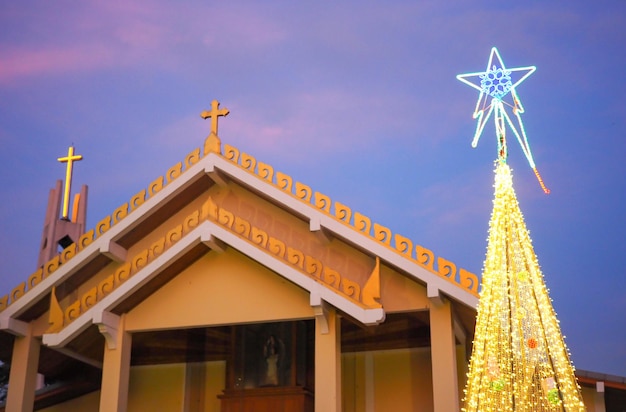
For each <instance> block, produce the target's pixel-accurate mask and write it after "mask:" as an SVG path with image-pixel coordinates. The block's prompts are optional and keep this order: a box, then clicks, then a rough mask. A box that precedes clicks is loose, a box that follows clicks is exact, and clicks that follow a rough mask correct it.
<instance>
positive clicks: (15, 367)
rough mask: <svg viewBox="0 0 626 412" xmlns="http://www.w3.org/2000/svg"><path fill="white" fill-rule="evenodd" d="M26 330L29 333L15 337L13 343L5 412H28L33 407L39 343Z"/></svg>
mask: <svg viewBox="0 0 626 412" xmlns="http://www.w3.org/2000/svg"><path fill="white" fill-rule="evenodd" d="M28 329H29V331H28V333H27V334H26V335H25V336H16V337H15V341H14V343H13V356H12V357H11V374H10V375H9V393H8V394H7V403H6V410H7V411H12V412H29V411H32V410H33V408H34V406H35V389H36V387H37V367H38V366H39V350H40V348H41V342H40V341H39V339H37V338H35V337H33V336H32V332H31V329H32V328H31V327H30V326H29V328H28Z"/></svg>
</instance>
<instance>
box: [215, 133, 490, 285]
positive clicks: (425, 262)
mask: <svg viewBox="0 0 626 412" xmlns="http://www.w3.org/2000/svg"><path fill="white" fill-rule="evenodd" d="M209 138H210V136H209ZM207 140H208V139H207ZM217 147H219V141H218V142H217ZM219 154H220V155H221V156H222V157H223V158H225V159H226V160H229V161H230V162H231V163H233V164H234V165H236V166H238V167H239V168H241V169H243V170H245V171H247V172H248V173H251V174H252V175H254V176H256V177H257V178H260V179H261V180H264V181H266V182H268V183H270V184H272V185H273V186H275V187H277V188H278V189H280V190H282V191H283V192H285V193H287V194H288V195H290V196H292V197H294V198H295V199H297V200H299V201H301V202H303V203H305V204H307V205H310V206H314V207H315V208H316V209H317V210H319V211H321V212H323V213H324V214H325V215H327V216H329V217H331V218H333V219H334V220H336V221H338V222H340V223H342V224H344V225H345V226H347V227H349V228H351V229H352V230H355V231H356V232H358V233H360V234H364V235H366V236H368V237H369V238H371V239H373V240H374V241H376V242H377V243H379V244H380V245H382V246H384V247H386V248H388V249H389V250H391V251H393V252H395V253H396V254H398V255H400V256H401V257H403V258H405V259H408V260H410V261H412V262H414V263H417V264H418V265H419V266H421V267H422V268H424V269H426V270H428V271H429V272H431V273H433V274H435V275H438V276H440V277H442V278H444V279H446V280H447V281H449V282H451V283H453V284H455V285H456V286H458V287H459V288H461V289H463V290H465V291H467V292H469V293H470V294H472V295H473V296H476V297H478V287H479V283H480V282H479V281H478V276H476V275H475V274H474V273H472V272H469V271H467V270H466V269H463V268H459V270H458V273H457V265H456V264H454V263H453V262H452V261H450V260H447V259H445V258H443V257H441V256H437V259H436V261H437V264H436V267H435V254H434V253H433V252H432V250H430V249H427V248H425V247H423V246H421V245H418V244H415V247H413V244H414V243H413V242H412V241H411V239H409V238H407V237H405V236H402V235H400V234H397V233H395V234H393V233H392V232H391V230H390V229H389V228H387V227H385V226H383V225H380V224H378V223H376V222H374V223H373V224H372V221H371V219H370V218H369V217H367V216H365V215H363V214H361V213H359V212H356V211H355V212H354V213H352V209H351V208H350V207H348V206H346V205H344V204H342V203H340V202H337V201H332V200H331V199H330V197H329V196H327V195H324V194H322V193H320V192H317V191H315V192H314V191H313V189H311V187H310V186H308V185H305V184H304V183H301V182H298V181H296V182H295V184H294V182H293V178H292V177H291V176H289V175H287V174H285V173H282V172H279V171H276V172H274V168H273V167H272V166H271V165H269V164H267V163H264V162H260V161H257V159H256V158H254V157H253V156H251V155H249V154H247V153H245V152H240V151H239V149H237V148H236V147H234V146H231V145H229V144H224V153H221V150H220V152H219ZM294 190H295V192H294ZM331 206H334V214H333V213H331ZM392 239H393V242H392ZM414 252H415V254H414Z"/></svg>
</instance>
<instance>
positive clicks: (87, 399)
mask: <svg viewBox="0 0 626 412" xmlns="http://www.w3.org/2000/svg"><path fill="white" fill-rule="evenodd" d="M99 401H100V391H95V392H91V393H88V394H87V395H83V396H81V397H80V398H76V399H72V400H70V401H67V402H63V403H59V404H57V405H54V406H51V407H49V408H45V409H41V411H40V412H68V411H72V412H88V411H97V410H98V403H99Z"/></svg>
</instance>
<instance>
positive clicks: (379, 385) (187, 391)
mask: <svg viewBox="0 0 626 412" xmlns="http://www.w3.org/2000/svg"><path fill="white" fill-rule="evenodd" d="M226 114H228V111H227V110H226V109H223V108H222V109H220V108H219V103H218V102H217V101H214V102H213V104H212V108H211V110H210V111H207V112H204V113H203V117H205V118H210V119H211V133H210V135H209V136H208V137H207V138H206V139H205V140H204V141H203V142H202V144H201V145H200V147H197V148H191V151H190V152H189V154H188V155H187V156H186V157H185V158H184V159H179V160H180V161H178V162H177V163H175V164H174V165H173V166H171V167H169V169H168V168H167V165H166V167H165V168H164V170H166V172H165V173H164V174H163V175H162V176H158V177H156V179H155V180H153V181H152V182H150V183H149V184H147V186H146V187H145V188H143V189H141V190H140V191H139V192H137V193H136V194H135V195H133V196H132V197H130V198H129V200H128V202H127V203H124V204H123V205H120V206H119V207H118V208H117V209H115V210H113V211H112V213H111V214H110V215H108V216H104V217H103V218H102V219H100V220H99V221H98V223H97V224H96V225H95V227H93V228H87V227H86V224H85V223H86V222H85V217H86V208H87V188H86V187H83V188H82V189H81V191H80V194H78V195H77V196H76V197H75V199H74V202H73V210H72V211H70V210H69V209H70V208H69V205H70V202H69V192H70V184H69V183H70V182H71V167H72V162H74V161H78V160H80V156H79V155H76V154H74V152H73V148H70V151H69V152H68V155H67V157H64V158H60V159H59V160H60V161H63V162H65V163H67V168H68V169H67V170H68V172H67V177H66V181H65V186H64V187H63V185H62V182H60V181H59V182H58V183H57V186H56V188H55V189H53V190H52V191H51V194H50V201H49V204H48V210H47V215H46V221H45V222H46V223H45V227H44V231H43V238H42V243H41V249H40V260H39V264H38V267H39V269H38V270H37V271H35V272H34V273H32V274H30V275H29V276H27V277H25V278H24V279H23V282H22V283H20V284H19V285H17V286H15V287H14V288H13V289H12V291H11V292H10V293H9V294H8V295H6V296H3V297H0V360H1V361H3V362H4V363H7V364H10V366H11V369H10V378H9V389H8V396H7V399H6V401H5V402H4V404H1V403H0V412H1V411H9V412H26V411H33V410H39V411H45V412H57V411H58V412H61V411H74V412H81V411H102V412H113V411H152V410H155V411H183V412H218V411H222V412H248V411H255V412H264V411H268V412H269V411H272V412H274V411H285V412H288V411H306V412H309V411H311V412H312V411H316V412H332V411H344V412H371V411H394V412H405V411H406V412H409V411H411V412H431V411H435V412H450V411H459V410H460V408H461V400H462V399H463V388H464V386H465V381H466V374H467V371H468V360H469V356H470V352H471V348H472V340H473V333H474V326H475V318H476V309H475V308H476V306H477V303H478V291H479V278H478V276H477V275H476V274H473V273H470V272H468V271H467V270H465V269H463V268H462V266H460V265H459V264H458V263H455V262H451V261H449V260H447V259H445V258H444V257H442V256H437V255H435V254H434V253H433V252H432V251H431V250H429V249H428V248H427V247H426V246H423V245H421V244H418V243H416V242H415V241H414V240H413V239H409V238H407V237H405V236H403V235H402V234H400V233H393V232H392V231H391V230H390V229H389V228H387V227H385V226H384V222H376V221H372V220H371V219H370V218H369V217H368V216H365V215H363V214H361V213H359V212H358V210H357V209H354V208H353V206H352V205H345V204H342V203H340V202H337V201H336V200H333V199H331V198H330V197H328V196H326V195H324V194H323V192H318V191H317V190H316V189H314V188H311V187H309V186H307V185H306V184H305V183H303V182H298V181H294V179H292V177H291V176H290V175H289V174H287V173H284V172H281V171H279V170H276V169H274V167H273V166H272V165H269V164H267V163H264V162H263V161H262V160H260V159H256V158H255V157H253V155H251V154H248V153H245V152H243V151H240V150H239V149H238V148H235V147H233V146H230V145H228V144H225V143H222V141H221V140H220V138H219V137H218V134H217V129H218V127H217V126H218V119H219V117H220V116H224V115H226ZM173 162H176V159H173ZM424 241H427V239H425V240H424ZM578 378H579V383H580V384H581V387H582V391H583V396H584V398H585V405H586V406H587V409H588V411H590V412H605V411H611V410H616V411H618V410H619V411H621V410H622V409H612V408H613V406H611V405H618V404H619V403H621V402H622V401H625V400H626V379H622V378H620V377H611V376H605V375H598V374H593V373H586V372H579V374H578ZM44 382H45V384H43V383H44ZM622 405H623V404H622ZM624 409H626V408H624Z"/></svg>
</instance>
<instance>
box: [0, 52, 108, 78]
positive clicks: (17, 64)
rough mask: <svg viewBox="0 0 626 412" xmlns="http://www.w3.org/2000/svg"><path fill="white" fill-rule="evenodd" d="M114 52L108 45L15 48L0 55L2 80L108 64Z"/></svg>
mask: <svg viewBox="0 0 626 412" xmlns="http://www.w3.org/2000/svg"><path fill="white" fill-rule="evenodd" d="M113 55H114V54H113V53H112V51H111V50H110V49H109V48H107V47H102V46H97V45H90V46H89V47H87V46H76V47H67V48H60V47H59V48H45V49H39V50H25V49H14V50H11V51H8V52H5V53H4V55H3V56H2V57H0V82H2V83H10V82H12V81H14V80H16V79H19V78H22V77H26V76H33V75H40V74H44V73H54V74H58V73H68V72H75V71H81V70H85V69H92V68H94V67H102V66H109V65H111V64H112V61H113V59H112V58H113Z"/></svg>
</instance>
